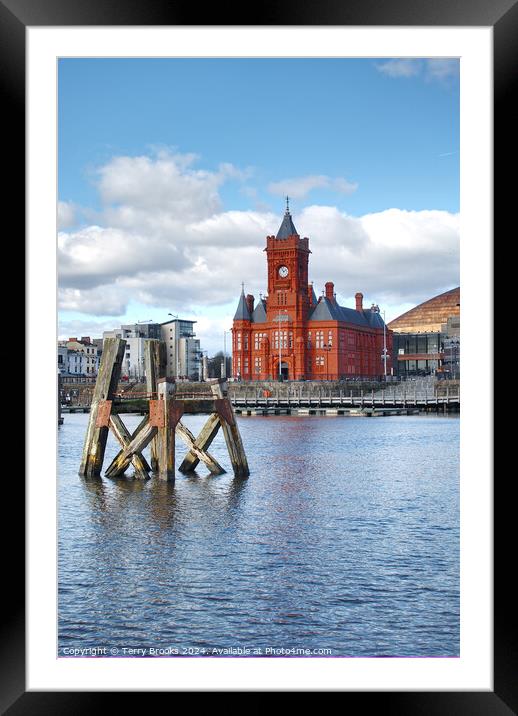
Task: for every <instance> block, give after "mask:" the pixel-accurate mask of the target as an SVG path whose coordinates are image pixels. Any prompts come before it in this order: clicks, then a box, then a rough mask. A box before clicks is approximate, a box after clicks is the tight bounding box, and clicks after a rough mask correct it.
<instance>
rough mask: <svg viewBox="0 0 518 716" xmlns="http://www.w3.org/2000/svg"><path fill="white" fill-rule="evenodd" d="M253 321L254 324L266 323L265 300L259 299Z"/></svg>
mask: <svg viewBox="0 0 518 716" xmlns="http://www.w3.org/2000/svg"><path fill="white" fill-rule="evenodd" d="M252 321H253V322H254V323H266V307H265V301H264V299H262V298H261V299H259V301H258V302H257V306H256V307H255V308H254V312H253V313H252Z"/></svg>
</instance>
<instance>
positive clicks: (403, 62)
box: [374, 59, 422, 77]
mask: <svg viewBox="0 0 518 716" xmlns="http://www.w3.org/2000/svg"><path fill="white" fill-rule="evenodd" d="M374 66H375V67H376V69H377V70H378V71H379V72H381V73H382V74H384V75H387V77H415V76H416V75H418V74H419V73H420V72H421V68H422V64H421V61H420V60H407V59H396V60H387V61H386V62H376V63H375V65H374Z"/></svg>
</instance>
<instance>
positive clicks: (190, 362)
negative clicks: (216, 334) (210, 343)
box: [161, 318, 201, 380]
mask: <svg viewBox="0 0 518 716" xmlns="http://www.w3.org/2000/svg"><path fill="white" fill-rule="evenodd" d="M195 323H196V321H188V320H185V319H183V318H173V319H171V320H170V321H166V322H165V323H162V324H161V337H162V340H163V341H164V342H165V344H166V355H167V363H166V375H167V376H169V377H171V378H177V379H179V380H182V379H183V380H186V379H189V380H200V371H201V351H200V341H199V339H197V338H196V334H195V333H194V324H195Z"/></svg>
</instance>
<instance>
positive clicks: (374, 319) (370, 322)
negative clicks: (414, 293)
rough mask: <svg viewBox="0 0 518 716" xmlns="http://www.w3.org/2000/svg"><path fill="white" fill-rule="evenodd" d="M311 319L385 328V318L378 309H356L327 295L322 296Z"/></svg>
mask: <svg viewBox="0 0 518 716" xmlns="http://www.w3.org/2000/svg"><path fill="white" fill-rule="evenodd" d="M308 320H309V321H342V322H344V323H352V324H354V325H355V326H364V327H365V328H383V319H382V317H381V315H380V314H379V313H378V312H377V311H372V310H371V309H367V310H365V311H355V310H354V308H347V307H346V306H339V305H338V304H337V303H335V302H334V301H331V300H330V299H329V298H327V297H326V296H322V297H321V298H320V300H319V302H318V303H317V305H316V306H315V308H314V309H313V311H312V312H311V313H310V314H309V317H308Z"/></svg>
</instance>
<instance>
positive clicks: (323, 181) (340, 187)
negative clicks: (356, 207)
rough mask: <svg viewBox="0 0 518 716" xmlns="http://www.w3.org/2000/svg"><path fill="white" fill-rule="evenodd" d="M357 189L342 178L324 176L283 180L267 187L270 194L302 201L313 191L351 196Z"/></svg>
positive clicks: (355, 185) (356, 186) (353, 184)
mask: <svg viewBox="0 0 518 716" xmlns="http://www.w3.org/2000/svg"><path fill="white" fill-rule="evenodd" d="M357 188H358V184H355V183H353V182H349V181H347V179H345V178H344V177H336V178H332V177H328V176H325V175H324V174H319V175H313V174H311V175H308V176H304V177H296V178H294V179H283V180H282V181H278V182H272V183H271V184H269V185H268V191H269V192H270V194H276V195H277V196H286V195H288V196H291V197H293V198H294V199H302V198H304V197H305V196H307V195H308V194H309V192H310V191H312V190H313V189H330V190H331V191H336V192H338V193H340V194H352V193H353V192H354V191H356V189H357Z"/></svg>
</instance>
